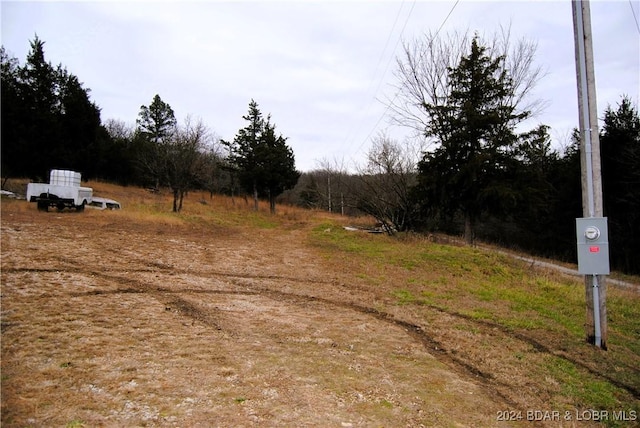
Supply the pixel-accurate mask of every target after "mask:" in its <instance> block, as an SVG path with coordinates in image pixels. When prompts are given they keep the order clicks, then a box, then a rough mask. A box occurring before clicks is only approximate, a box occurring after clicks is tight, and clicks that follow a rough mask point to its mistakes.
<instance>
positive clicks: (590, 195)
mask: <svg viewBox="0 0 640 428" xmlns="http://www.w3.org/2000/svg"><path fill="white" fill-rule="evenodd" d="M572 9H573V28H574V38H575V55H576V71H577V81H578V110H579V112H580V121H579V123H580V165H581V170H582V212H583V216H584V217H603V213H604V210H603V203H602V174H601V169H600V139H599V133H598V116H597V114H598V112H597V103H596V90H595V74H594V68H593V46H592V37H591V10H590V7H589V1H588V0H573V1H572ZM607 273H608V272H607ZM585 295H586V304H587V322H586V324H585V331H586V339H587V342H589V343H592V344H594V345H596V346H598V347H601V348H602V349H607V305H606V299H607V288H606V283H605V276H603V275H595V274H594V275H585Z"/></svg>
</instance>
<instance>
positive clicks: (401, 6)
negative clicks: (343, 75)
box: [344, 0, 415, 142]
mask: <svg viewBox="0 0 640 428" xmlns="http://www.w3.org/2000/svg"><path fill="white" fill-rule="evenodd" d="M414 4H415V0H414ZM403 7H404V0H403V1H402V3H401V4H400V8H399V9H398V12H397V13H396V18H395V20H394V21H393V25H392V26H391V30H390V31H389V34H388V35H387V40H386V41H385V43H384V48H383V49H382V52H381V53H380V58H378V63H377V64H376V66H375V71H374V73H373V76H374V77H375V76H376V75H377V74H378V70H379V69H380V64H381V63H382V60H383V59H384V54H385V52H386V51H387V47H388V46H389V42H390V41H391V36H393V33H394V30H395V29H396V24H397V23H398V19H399V18H400V14H401V12H402V9H403ZM412 9H413V7H412ZM409 14H411V12H409ZM405 26H406V21H405ZM403 31H404V27H403ZM394 52H395V48H394ZM387 68H388V65H387V67H386V68H385V71H384V73H383V74H382V77H380V82H382V80H383V79H384V76H385V74H386V72H387ZM373 82H374V79H371V80H370V81H369V85H368V86H367V90H366V93H369V91H370V90H371V87H372V83H373ZM379 88H380V85H378V87H377V88H376V91H375V93H377V92H378V89H379ZM373 99H375V97H373V98H372V100H373ZM372 100H370V101H369V103H368V104H367V107H366V108H365V110H364V112H363V113H362V115H366V113H367V112H368V111H369V109H370V108H371V102H372ZM361 117H362V116H361ZM361 126H362V120H360V121H359V123H358V125H357V126H351V127H350V128H349V132H348V133H347V136H346V137H345V139H344V141H345V142H348V141H349V139H350V137H351V134H352V133H353V131H354V129H356V128H357V129H358V130H359V129H360V127H361Z"/></svg>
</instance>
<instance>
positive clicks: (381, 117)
mask: <svg viewBox="0 0 640 428" xmlns="http://www.w3.org/2000/svg"><path fill="white" fill-rule="evenodd" d="M629 1H631V0H629ZM458 3H460V0H456V2H455V3H454V4H453V6H451V9H450V10H449V13H448V14H447V16H446V17H445V18H444V20H443V21H442V24H440V26H439V27H438V31H436V33H435V36H434V38H435V37H437V36H438V33H440V30H442V28H443V27H444V25H445V24H446V23H447V21H448V20H449V17H451V14H452V13H453V11H454V10H455V8H456V6H457V5H458ZM414 6H415V0H414V2H413V5H412V6H411V10H410V11H409V16H408V17H407V20H406V21H405V23H404V26H403V27H402V31H401V32H400V37H399V38H398V42H396V46H395V48H394V53H395V49H397V48H398V43H399V42H400V38H401V37H402V33H403V32H404V30H405V28H406V26H407V22H408V21H409V17H410V15H411V12H412V11H413V7H414ZM634 16H635V15H634ZM390 63H391V61H389V63H387V68H388V66H389V64H390ZM385 74H386V69H385ZM383 77H384V75H383ZM380 83H382V81H381V82H380ZM379 89H380V85H378V88H377V89H376V94H377V93H378V90H379ZM399 94H400V93H399V92H396V94H395V96H394V97H393V100H392V101H391V103H389V104H387V108H385V110H384V111H383V112H382V115H381V116H380V117H379V118H378V120H377V121H376V123H375V125H373V127H372V128H371V131H369V133H368V134H367V136H366V137H365V138H364V139H363V140H362V142H361V143H360V145H359V146H358V149H357V150H356V154H357V153H359V152H360V150H361V149H362V146H363V145H364V144H365V143H366V142H367V141H368V140H369V138H370V137H371V135H373V133H374V131H375V130H376V129H377V127H378V125H379V124H380V122H382V119H384V117H385V116H386V115H387V113H388V112H389V109H390V108H391V104H393V102H394V101H395V100H396V98H398V95H399Z"/></svg>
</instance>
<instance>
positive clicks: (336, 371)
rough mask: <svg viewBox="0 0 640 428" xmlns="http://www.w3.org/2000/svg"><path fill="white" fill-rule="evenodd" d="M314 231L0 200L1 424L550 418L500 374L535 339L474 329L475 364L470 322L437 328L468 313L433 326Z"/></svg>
mask: <svg viewBox="0 0 640 428" xmlns="http://www.w3.org/2000/svg"><path fill="white" fill-rule="evenodd" d="M25 206H26V208H25ZM307 234H308V231H307V230H306V229H305V226H300V227H295V226H292V227H289V228H285V229H282V228H277V229H269V228H264V229H256V230H251V231H243V230H242V229H240V228H232V227H229V228H226V227H220V228H211V227H207V228H205V227H202V226H200V225H191V226H185V225H172V224H167V223H162V222H144V221H137V220H136V219H132V218H130V217H127V216H123V215H120V214H119V213H115V212H95V211H89V210H87V212H85V213H78V214H76V213H72V212H69V213H67V212H63V213H56V212H50V213H41V212H38V211H37V210H36V208H35V204H27V203H26V202H22V203H21V202H12V203H7V204H3V206H2V426H3V427H25V426H38V427H40V426H91V427H93V426H180V427H191V426H193V427H195V426H203V427H205V426H207V427H208V426H221V427H224V426H229V427H230V426H234V427H240V426H327V427H350V426H354V427H355V426H387V427H397V426H411V427H414V426H468V427H490V426H512V425H514V424H515V423H513V422H508V421H500V420H499V419H500V418H499V417H498V415H500V414H501V412H502V411H505V410H513V411H524V410H526V409H547V408H549V406H548V402H547V401H546V400H548V399H549V397H547V396H544V394H542V395H541V394H540V388H539V386H534V385H531V384H530V380H529V379H530V378H528V377H527V376H522V378H519V377H518V376H517V370H523V371H526V366H525V367H523V366H519V368H518V369H514V370H516V372H514V371H513V370H512V371H509V370H510V369H505V370H504V371H502V372H501V371H500V369H499V368H498V367H497V366H498V365H499V364H500V361H501V359H500V358H501V357H499V356H497V354H498V353H499V352H505V351H504V350H505V348H507V349H509V353H513V352H515V351H517V350H521V352H529V353H536V352H538V351H540V350H539V349H538V350H536V349H533V348H534V346H532V345H531V343H528V342H527V341H524V340H519V339H518V338H517V337H514V336H509V335H506V334H504V332H501V331H497V330H496V329H495V328H490V327H486V328H485V327H483V326H482V325H476V326H475V327H474V330H473V331H474V334H473V336H474V339H473V340H478V341H483V342H485V343H486V342H492V343H495V342H500V344H501V347H500V348H501V351H499V350H498V349H495V350H494V351H491V350H490V348H487V347H484V348H483V349H484V351H483V352H484V354H483V356H482V357H481V358H484V360H483V364H485V366H483V365H482V364H481V363H479V364H478V365H471V364H469V363H468V361H470V359H471V358H476V357H477V355H472V354H473V351H471V350H470V349H471V348H469V349H467V350H466V351H465V349H464V348H463V349H460V352H459V353H458V354H456V352H455V350H456V348H457V345H456V343H457V342H458V341H459V340H461V338H462V336H463V335H471V329H464V328H460V329H458V330H457V333H455V334H458V335H459V336H458V337H454V333H452V332H449V331H448V330H446V326H447V325H451V324H452V323H464V322H465V321H464V320H460V319H454V318H453V317H451V315H449V314H446V313H438V312H437V311H436V312H433V313H432V314H431V315H430V316H431V321H432V322H431V324H430V326H429V334H425V332H424V330H423V326H421V325H419V324H418V323H414V322H412V314H411V313H410V309H403V308H401V307H398V308H396V309H389V308H393V306H392V303H391V302H390V296H389V294H388V292H387V291H384V290H383V291H377V290H375V289H373V288H370V287H366V286H365V285H363V284H360V283H359V282H358V280H357V277H356V276H354V273H353V269H355V268H356V267H354V266H350V265H349V264H348V263H345V265H343V266H340V265H336V264H335V263H334V262H331V261H328V260H326V259H324V258H323V257H321V256H320V255H319V254H317V253H316V252H315V251H314V249H313V247H311V246H309V245H308V244H307V243H306V240H307V238H306V236H307ZM403 310H406V311H408V312H406V313H402V312H401V311H403ZM422 319H424V318H422ZM438 331H441V333H442V334H441V335H439V336H437V341H436V340H432V338H433V337H434V336H433V335H434V334H435V333H437V332H438ZM443 345H445V346H447V347H448V348H449V350H448V351H447V352H443V350H442V349H439V347H441V346H443ZM452 350H453V352H451V351H452ZM465 352H467V353H468V354H469V355H466V356H465ZM506 365H507V366H508V365H509V364H506ZM491 366H494V368H496V370H495V372H496V374H495V375H494V376H492V377H488V376H486V373H487V372H488V370H489V367H491ZM478 367H480V369H479V368H478ZM514 367H515V365H514ZM485 368H486V371H485ZM556 404H557V405H560V404H561V403H556ZM538 425H545V424H537V423H531V422H528V423H526V426H538ZM547 425H548V426H559V423H558V422H553V423H550V424H547ZM560 425H561V424H560ZM574 425H575V424H573V425H572V424H565V425H564V426H574ZM588 425H589V423H588V422H586V423H582V424H580V426H588Z"/></svg>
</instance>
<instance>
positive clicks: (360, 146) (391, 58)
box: [355, 0, 417, 154]
mask: <svg viewBox="0 0 640 428" xmlns="http://www.w3.org/2000/svg"><path fill="white" fill-rule="evenodd" d="M416 1H417V0H413V2H412V4H411V9H409V13H408V14H407V17H406V19H405V20H404V24H403V25H402V30H400V34H399V35H398V39H397V40H396V44H395V45H394V47H393V51H392V54H391V55H390V56H389V60H388V61H387V65H386V66H385V68H384V72H383V73H382V76H381V77H380V80H379V82H378V85H377V87H376V90H375V92H374V96H373V97H372V98H371V101H370V102H369V104H368V105H367V108H366V110H365V112H367V111H369V108H371V104H372V103H373V101H375V100H376V98H377V97H376V95H377V94H378V92H379V91H380V87H381V86H382V83H383V82H384V78H385V76H386V75H387V71H388V70H389V66H390V65H391V61H393V59H394V58H395V52H396V50H397V49H398V44H399V43H400V40H402V35H403V34H404V31H405V30H406V28H407V24H408V23H409V19H410V18H411V14H412V13H413V9H414V8H415V6H416ZM396 19H397V17H396ZM394 27H395V23H394ZM390 36H391V33H390V34H389V37H388V38H387V41H388V40H389V39H390ZM385 113H386V111H385ZM383 118H384V114H383V115H382V116H381V117H380V118H379V119H378V121H377V122H376V124H375V125H374V127H373V129H372V130H371V131H370V132H369V134H368V135H367V137H366V138H365V139H364V140H363V141H362V142H361V143H360V145H359V146H358V148H357V149H356V151H355V154H357V153H359V152H360V150H361V149H362V146H363V145H364V143H365V142H366V141H367V140H368V139H369V137H370V136H371V135H372V134H373V132H374V131H375V129H376V128H377V127H378V124H379V123H380V122H381V121H382V119H383Z"/></svg>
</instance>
